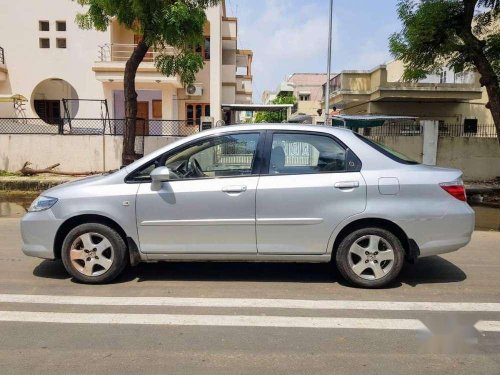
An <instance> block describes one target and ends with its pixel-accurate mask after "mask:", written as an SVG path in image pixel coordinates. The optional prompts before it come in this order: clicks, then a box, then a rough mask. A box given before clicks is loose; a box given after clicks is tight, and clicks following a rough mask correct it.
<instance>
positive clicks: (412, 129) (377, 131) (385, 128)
mask: <svg viewBox="0 0 500 375" xmlns="http://www.w3.org/2000/svg"><path fill="white" fill-rule="evenodd" d="M359 133H360V134H363V135H366V136H374V137H375V136H378V137H384V136H407V137H412V136H419V135H421V134H423V128H422V125H420V123H418V122H413V121H412V122H397V123H391V124H386V125H382V126H378V127H374V128H364V129H359Z"/></svg>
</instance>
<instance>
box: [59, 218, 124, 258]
mask: <svg viewBox="0 0 500 375" xmlns="http://www.w3.org/2000/svg"><path fill="white" fill-rule="evenodd" d="M87 223H98V224H103V225H106V226H108V227H110V228H113V229H114V230H116V231H117V232H118V234H119V235H120V236H121V237H122V238H123V240H124V241H125V243H127V244H128V243H129V242H130V241H133V240H132V239H130V238H128V237H127V235H126V233H125V231H124V230H123V228H122V227H121V226H120V224H118V223H117V222H116V221H114V220H113V219H110V218H109V217H107V216H104V215H98V214H82V215H77V216H73V217H71V218H69V219H67V220H66V221H65V222H64V223H62V224H61V226H60V227H59V229H58V230H57V233H56V236H55V238H54V256H55V258H56V259H60V258H61V250H62V244H63V242H64V239H65V238H66V236H67V234H68V233H69V232H70V231H71V230H72V229H73V228H75V227H77V226H78V225H80V224H87ZM129 248H130V245H129Z"/></svg>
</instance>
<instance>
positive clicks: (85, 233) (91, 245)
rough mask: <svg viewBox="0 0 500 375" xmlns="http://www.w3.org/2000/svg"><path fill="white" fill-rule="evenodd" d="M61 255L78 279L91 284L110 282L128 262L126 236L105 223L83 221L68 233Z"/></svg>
mask: <svg viewBox="0 0 500 375" xmlns="http://www.w3.org/2000/svg"><path fill="white" fill-rule="evenodd" d="M61 258H62V261H63V264H64V267H65V268H66V270H67V271H68V272H69V273H70V274H71V276H73V277H74V278H75V279H77V280H79V281H81V282H84V283H88V284H101V283H107V282H110V281H112V280H113V279H115V278H116V277H117V276H118V275H119V274H120V273H121V272H122V271H123V269H124V268H125V266H126V265H127V246H126V244H125V241H123V238H122V237H121V236H120V235H119V234H118V233H117V232H116V231H115V230H114V229H112V228H110V227H108V226H106V225H103V224H98V223H89V224H82V225H79V226H77V227H75V228H74V229H72V230H71V231H70V232H69V233H68V234H67V236H66V238H65V239H64V242H63V245H62V251H61Z"/></svg>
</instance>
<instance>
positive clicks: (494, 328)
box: [474, 320, 500, 332]
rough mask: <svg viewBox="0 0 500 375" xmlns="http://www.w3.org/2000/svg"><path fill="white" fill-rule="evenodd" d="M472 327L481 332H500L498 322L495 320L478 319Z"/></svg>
mask: <svg viewBox="0 0 500 375" xmlns="http://www.w3.org/2000/svg"><path fill="white" fill-rule="evenodd" d="M474 328H475V329H477V330H478V331H481V332H500V322H499V321H495V320H480V321H479V322H477V323H476V324H474Z"/></svg>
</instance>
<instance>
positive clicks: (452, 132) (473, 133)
mask: <svg viewBox="0 0 500 375" xmlns="http://www.w3.org/2000/svg"><path fill="white" fill-rule="evenodd" d="M438 132H439V136H441V137H478V138H479V137H481V138H496V137H497V130H496V128H495V124H472V125H464V124H445V123H440V124H439V130H438Z"/></svg>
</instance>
